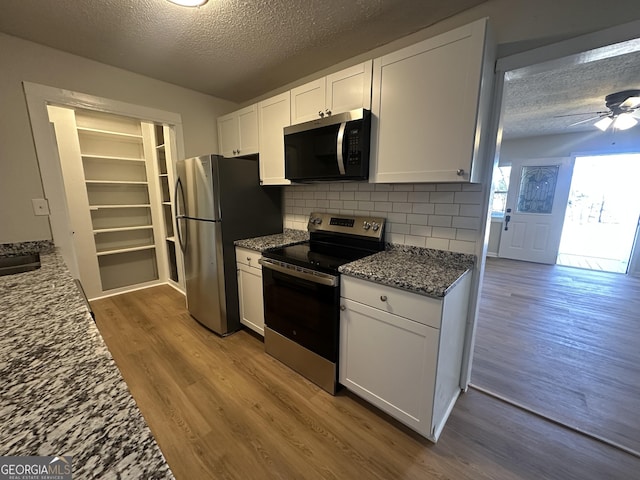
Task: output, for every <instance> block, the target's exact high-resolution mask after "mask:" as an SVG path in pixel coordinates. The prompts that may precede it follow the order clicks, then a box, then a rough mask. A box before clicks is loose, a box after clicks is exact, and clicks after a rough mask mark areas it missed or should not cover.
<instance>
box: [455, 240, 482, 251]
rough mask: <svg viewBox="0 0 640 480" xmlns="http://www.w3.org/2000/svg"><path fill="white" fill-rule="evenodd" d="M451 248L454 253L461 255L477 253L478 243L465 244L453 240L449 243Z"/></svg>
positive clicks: (461, 241)
mask: <svg viewBox="0 0 640 480" xmlns="http://www.w3.org/2000/svg"><path fill="white" fill-rule="evenodd" d="M449 248H450V249H451V251H452V252H460V253H472V254H473V253H475V251H476V243H475V242H465V241H463V240H451V241H450V242H449Z"/></svg>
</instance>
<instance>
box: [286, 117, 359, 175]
mask: <svg viewBox="0 0 640 480" xmlns="http://www.w3.org/2000/svg"><path fill="white" fill-rule="evenodd" d="M370 143H371V112H370V111H369V110H365V109H362V108H360V109H357V110H352V111H350V112H346V113H340V114H337V115H330V116H328V117H324V118H320V119H317V120H312V121H310V122H305V123H300V124H298V125H292V126H290V127H285V129H284V172H285V177H286V178H288V179H289V180H291V181H293V182H319V181H325V180H328V181H336V180H366V179H367V178H369V144H370Z"/></svg>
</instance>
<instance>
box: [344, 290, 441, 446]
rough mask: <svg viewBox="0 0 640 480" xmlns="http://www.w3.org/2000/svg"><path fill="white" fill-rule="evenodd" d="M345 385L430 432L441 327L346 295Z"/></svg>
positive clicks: (425, 433)
mask: <svg viewBox="0 0 640 480" xmlns="http://www.w3.org/2000/svg"><path fill="white" fill-rule="evenodd" d="M341 301H342V305H343V306H344V307H345V309H344V310H343V311H342V312H341V314H340V383H341V384H342V385H344V386H345V387H346V388H348V389H349V390H351V391H353V392H354V393H356V394H357V395H359V396H361V397H362V398H364V399H365V400H367V401H369V402H370V403H372V404H373V405H375V406H377V407H378V408H380V409H381V410H383V411H385V412H387V413H388V414H389V415H391V416H392V417H394V418H396V419H398V420H400V421H401V422H403V423H405V424H406V425H408V426H409V427H411V428H412V429H414V430H416V431H418V432H420V433H421V434H423V435H425V436H431V433H432V428H431V424H432V422H431V418H432V410H433V395H434V388H435V387H434V386H435V375H436V362H437V355H438V333H439V332H438V330H437V329H435V328H431V327H428V326H426V325H422V324H420V323H416V322H413V321H411V320H407V319H405V318H402V317H399V316H397V315H393V314H390V313H386V312H383V311H381V310H378V309H376V308H372V307H369V306H367V305H364V304H361V303H358V302H354V301H351V300H347V299H344V298H343V299H341Z"/></svg>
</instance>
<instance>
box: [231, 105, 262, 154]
mask: <svg viewBox="0 0 640 480" xmlns="http://www.w3.org/2000/svg"><path fill="white" fill-rule="evenodd" d="M237 113H238V131H239V133H238V137H239V139H238V145H237V153H236V155H252V154H254V153H258V106H257V105H256V104H253V105H250V106H248V107H246V108H243V109H242V110H239V111H238V112H237Z"/></svg>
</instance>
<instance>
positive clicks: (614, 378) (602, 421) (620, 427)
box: [471, 258, 640, 452]
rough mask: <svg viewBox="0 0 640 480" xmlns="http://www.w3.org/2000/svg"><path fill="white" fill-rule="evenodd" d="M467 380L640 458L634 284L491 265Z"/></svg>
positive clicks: (548, 268)
mask: <svg viewBox="0 0 640 480" xmlns="http://www.w3.org/2000/svg"><path fill="white" fill-rule="evenodd" d="M471 381H472V383H473V384H475V385H478V386H479V387H482V388H484V389H486V390H489V391H492V392H495V393H497V394H499V395H501V396H502V397H505V398H508V399H511V400H514V401H515V402H517V403H518V404H520V405H523V406H526V407H528V408H531V409H532V410H533V411H536V412H540V413H542V414H544V415H546V416H548V417H550V418H553V419H556V420H558V421H560V422H562V423H565V424H568V425H572V426H575V427H576V428H578V429H580V430H583V431H586V432H590V433H592V434H594V435H596V436H598V437H603V438H606V439H608V440H611V441H612V442H614V443H616V444H620V445H623V446H625V447H627V448H630V449H631V450H633V451H636V452H640V413H639V412H640V279H637V278H633V277H628V276H625V275H621V274H613V273H605V272H593V271H588V270H580V269H576V268H570V267H562V266H558V265H541V264H535V263H528V262H519V261H515V260H506V259H496V258H488V259H487V268H486V270H485V277H484V286H483V290H482V298H481V302H480V315H479V318H478V326H477V330H476V344H475V353H474V363H473V371H472V376H471Z"/></svg>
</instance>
